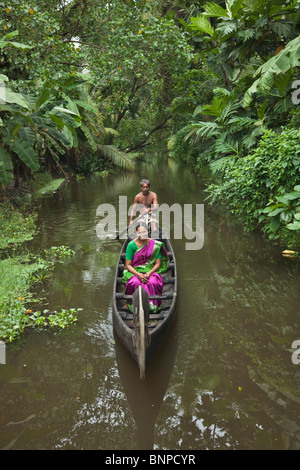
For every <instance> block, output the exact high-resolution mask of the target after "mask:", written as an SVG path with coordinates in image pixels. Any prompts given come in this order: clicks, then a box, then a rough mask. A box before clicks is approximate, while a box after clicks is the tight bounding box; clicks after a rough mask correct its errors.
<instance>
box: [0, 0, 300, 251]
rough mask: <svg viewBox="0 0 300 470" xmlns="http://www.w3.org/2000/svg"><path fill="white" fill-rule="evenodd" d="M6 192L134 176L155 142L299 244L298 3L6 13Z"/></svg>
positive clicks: (0, 4)
mask: <svg viewBox="0 0 300 470" xmlns="http://www.w3.org/2000/svg"><path fill="white" fill-rule="evenodd" d="M0 11H1V14H0V28H1V30H2V37H1V39H0V63H1V74H0V80H1V87H0V133H1V144H0V182H1V189H2V196H3V194H5V190H6V189H7V188H11V187H14V188H16V187H26V186H27V187H28V185H30V182H32V180H35V179H38V175H41V174H43V173H51V174H52V175H59V176H60V177H61V176H63V177H64V176H66V175H68V174H70V172H74V171H75V172H77V173H83V174H89V173H91V172H94V171H102V170H107V169H108V170H110V169H112V168H115V167H121V168H126V169H130V168H131V167H132V166H133V165H134V160H135V158H136V157H137V155H138V153H139V151H141V149H143V148H144V147H145V146H148V145H151V143H153V142H154V141H155V138H156V137H157V136H160V137H161V138H164V139H165V141H167V142H168V150H169V152H170V154H171V156H173V158H177V159H180V160H183V161H185V162H186V163H187V164H188V165H189V166H190V168H191V171H194V170H195V169H196V170H199V171H201V170H202V168H203V167H209V168H210V171H211V173H212V174H213V175H214V178H213V179H212V180H211V181H213V183H212V184H210V185H209V186H208V188H207V191H208V197H209V200H210V201H211V202H213V203H217V204H219V203H220V204H224V205H225V206H226V207H227V208H229V209H230V210H231V211H232V212H233V213H234V214H235V215H236V217H237V218H238V219H239V220H240V222H241V223H242V224H243V226H244V227H245V229H247V230H253V229H257V228H259V229H260V230H262V231H263V232H265V233H266V234H267V236H268V237H269V238H270V239H280V240H283V241H284V242H285V243H286V244H287V245H288V246H290V247H297V246H299V243H300V178H299V174H300V146H299V138H300V130H299V122H300V80H299V67H300V62H299V59H300V36H299V34H300V1H299V0H291V1H283V0H272V1H271V0H227V1H205V0H199V1H197V2H195V1H190V0H182V1H181V0H169V1H160V0H113V1H111V2H105V3H104V2H100V1H99V0H81V1H77V0H47V1H45V0H38V1H37V0H32V1H26V2H24V1H21V0H10V1H9V2H6V1H0Z"/></svg>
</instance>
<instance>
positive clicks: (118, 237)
mask: <svg viewBox="0 0 300 470" xmlns="http://www.w3.org/2000/svg"><path fill="white" fill-rule="evenodd" d="M148 215H149V213H148ZM144 216H145V214H141V215H139V216H138V217H137V218H136V219H134V220H133V221H132V223H131V225H132V227H133V226H134V224H136V223H137V222H138V221H139V220H140V219H141V218H142V217H144ZM129 227H130V225H128V227H126V228H125V230H123V232H121V233H119V235H117V236H116V240H119V239H120V238H121V237H122V236H123V235H124V233H126V232H127V230H128V229H129Z"/></svg>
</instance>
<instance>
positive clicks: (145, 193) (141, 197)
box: [129, 179, 158, 232]
mask: <svg viewBox="0 0 300 470" xmlns="http://www.w3.org/2000/svg"><path fill="white" fill-rule="evenodd" d="M140 186H141V190H142V191H141V192H140V193H138V194H137V195H136V196H135V198H134V200H133V206H132V209H131V213H130V219H129V225H132V219H133V217H134V216H135V214H136V209H137V206H138V204H139V205H140V212H141V215H142V214H145V217H142V218H141V219H140V220H139V222H145V223H150V224H151V231H152V232H153V231H154V230H156V229H157V228H158V223H157V219H156V217H155V215H154V214H153V212H155V211H156V210H157V209H158V201H157V195H156V193H154V192H153V191H150V181H149V180H148V179H142V180H141V181H140ZM149 217H150V219H149Z"/></svg>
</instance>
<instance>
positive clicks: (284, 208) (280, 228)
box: [259, 185, 300, 245]
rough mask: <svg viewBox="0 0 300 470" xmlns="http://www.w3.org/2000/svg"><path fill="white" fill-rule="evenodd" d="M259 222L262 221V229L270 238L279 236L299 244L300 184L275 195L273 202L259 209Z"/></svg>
mask: <svg viewBox="0 0 300 470" xmlns="http://www.w3.org/2000/svg"><path fill="white" fill-rule="evenodd" d="M259 222H263V223H264V227H263V231H264V232H265V233H267V234H268V236H269V238H270V239H278V238H281V239H285V240H287V241H288V242H290V243H291V242H292V243H295V244H296V245H300V186H299V185H297V186H295V187H294V191H292V192H288V193H287V192H285V193H283V194H282V195H280V196H275V203H274V201H272V202H270V203H269V204H268V205H267V207H265V208H264V209H262V210H261V216H260V217H259ZM289 231H293V234H291V233H289Z"/></svg>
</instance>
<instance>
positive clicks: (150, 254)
mask: <svg viewBox="0 0 300 470" xmlns="http://www.w3.org/2000/svg"><path fill="white" fill-rule="evenodd" d="M160 252H161V265H160V268H159V269H158V271H156V272H154V273H152V274H151V275H150V277H149V280H148V282H147V284H144V283H142V282H141V281H140V280H139V278H138V277H137V276H135V275H134V274H132V273H130V272H129V271H128V270H127V269H125V270H124V272H123V278H122V282H123V283H124V284H125V293H126V295H132V294H133V293H134V291H135V290H136V289H137V288H138V286H139V285H141V286H142V287H143V289H145V290H146V292H147V293H148V295H161V294H162V290H163V278H162V276H161V274H160V273H163V272H165V271H166V270H167V252H166V250H165V248H164V244H163V242H160V241H158V240H154V239H150V241H149V242H148V243H146V244H145V245H143V246H142V247H140V248H138V249H137V251H136V252H135V253H134V255H133V259H132V266H133V267H134V269H135V270H136V271H138V272H140V273H147V272H148V271H150V270H151V269H152V268H153V266H154V264H155V261H156V259H157V256H158V255H159V253H160ZM160 304H161V300H150V301H149V310H150V312H154V313H155V312H158V311H159V310H160ZM128 307H129V308H130V309H131V307H132V306H131V304H130V303H129V302H128Z"/></svg>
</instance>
